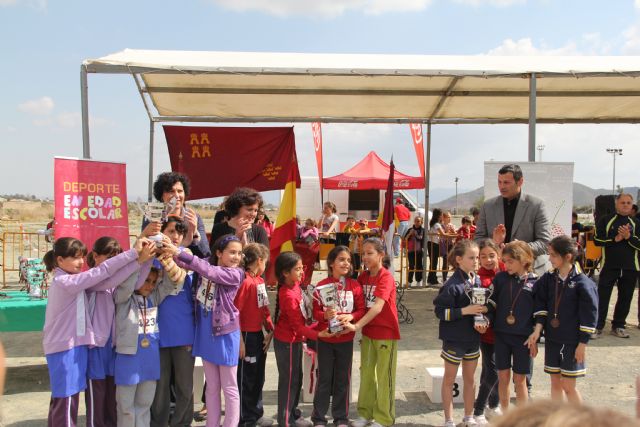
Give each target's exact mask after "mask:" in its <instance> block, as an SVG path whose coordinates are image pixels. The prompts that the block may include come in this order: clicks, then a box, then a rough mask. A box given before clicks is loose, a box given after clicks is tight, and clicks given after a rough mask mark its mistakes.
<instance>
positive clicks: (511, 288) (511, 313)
mask: <svg viewBox="0 0 640 427" xmlns="http://www.w3.org/2000/svg"><path fill="white" fill-rule="evenodd" d="M525 281H526V279H525V280H523V281H522V286H521V287H520V290H518V293H517V294H516V298H515V299H513V280H511V281H509V298H510V299H511V309H510V310H509V314H510V315H513V308H514V307H515V305H516V302H517V301H518V298H519V297H520V294H521V293H522V289H523V288H524V284H525ZM518 282H519V280H518Z"/></svg>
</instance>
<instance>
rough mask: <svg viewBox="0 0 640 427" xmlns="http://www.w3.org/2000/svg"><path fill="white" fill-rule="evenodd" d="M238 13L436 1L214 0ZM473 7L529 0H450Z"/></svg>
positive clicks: (333, 12) (417, 5)
mask: <svg viewBox="0 0 640 427" xmlns="http://www.w3.org/2000/svg"><path fill="white" fill-rule="evenodd" d="M212 1H213V2H214V3H216V4H218V5H220V6H222V7H224V8H227V9H231V10H235V11H237V12H247V11H259V12H264V13H267V14H269V15H275V16H280V17H285V16H291V15H307V16H318V17H323V18H332V17H336V16H340V15H342V14H344V13H345V12H348V11H352V10H354V11H361V12H363V13H365V14H370V15H379V14H383V13H388V12H416V11H421V10H425V9H426V8H427V7H429V6H430V5H431V4H432V3H433V1H434V0H402V1H398V0H320V1H318V0H269V1H264V0H212ZM441 1H444V0H441ZM447 1H454V2H456V3H462V4H465V5H469V6H474V7H479V6H485V5H489V6H495V7H508V6H512V5H515V4H523V3H526V1H527V0H447Z"/></svg>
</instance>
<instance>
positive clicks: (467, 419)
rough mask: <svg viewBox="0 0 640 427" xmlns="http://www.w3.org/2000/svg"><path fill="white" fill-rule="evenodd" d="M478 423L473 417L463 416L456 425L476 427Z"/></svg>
mask: <svg viewBox="0 0 640 427" xmlns="http://www.w3.org/2000/svg"><path fill="white" fill-rule="evenodd" d="M477 425H478V424H477V423H476V420H475V419H473V417H464V418H463V419H462V422H461V423H460V424H458V427H476V426H477Z"/></svg>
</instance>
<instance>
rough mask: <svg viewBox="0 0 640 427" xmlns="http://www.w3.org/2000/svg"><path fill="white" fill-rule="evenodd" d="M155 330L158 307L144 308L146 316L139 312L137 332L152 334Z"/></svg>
mask: <svg viewBox="0 0 640 427" xmlns="http://www.w3.org/2000/svg"><path fill="white" fill-rule="evenodd" d="M141 313H142V311H141ZM143 318H144V319H143ZM157 332H158V307H149V308H147V310H146V316H142V314H140V315H139V317H138V334H145V333H146V334H154V333H157Z"/></svg>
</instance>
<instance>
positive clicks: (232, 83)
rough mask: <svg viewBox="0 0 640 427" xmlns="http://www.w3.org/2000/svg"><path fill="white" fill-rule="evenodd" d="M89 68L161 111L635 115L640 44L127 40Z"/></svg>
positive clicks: (486, 117)
mask: <svg viewBox="0 0 640 427" xmlns="http://www.w3.org/2000/svg"><path fill="white" fill-rule="evenodd" d="M83 66H84V67H85V69H86V70H87V72H88V73H126V74H132V75H134V77H135V78H136V82H137V84H138V86H139V89H140V91H141V93H142V94H143V98H144V99H145V100H150V101H151V102H150V103H151V104H153V107H154V108H155V111H152V109H151V106H150V105H149V113H150V116H152V118H153V120H155V121H197V122H203V121H213V122H225V121H227V122H310V121H324V122H332V121H333V122H361V123H375V122H385V123H404V122H430V123H526V122H527V121H528V120H529V85H530V76H531V74H532V73H535V76H536V86H537V89H536V98H537V105H536V117H537V121H538V122H539V123H637V122H640V87H639V85H638V78H639V77H640V56H609V57H605V56H529V57H523V56H508V57H503V56H482V55H479V56H425V55H363V54H357V55H352V54H307V53H255V52H191V51H153V50H131V49H126V50H124V51H122V52H118V53H114V54H112V55H108V56H105V57H103V58H98V59H93V60H86V61H85V62H84V63H83Z"/></svg>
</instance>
